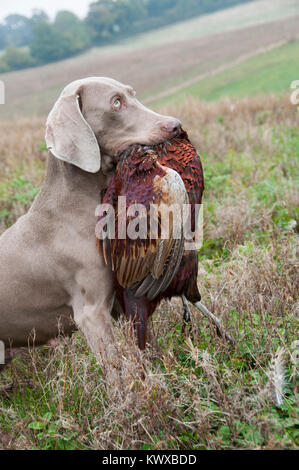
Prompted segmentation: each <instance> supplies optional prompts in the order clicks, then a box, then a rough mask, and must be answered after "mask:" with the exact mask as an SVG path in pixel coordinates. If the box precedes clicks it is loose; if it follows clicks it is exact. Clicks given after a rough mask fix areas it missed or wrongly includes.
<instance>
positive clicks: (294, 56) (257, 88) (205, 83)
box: [155, 41, 299, 105]
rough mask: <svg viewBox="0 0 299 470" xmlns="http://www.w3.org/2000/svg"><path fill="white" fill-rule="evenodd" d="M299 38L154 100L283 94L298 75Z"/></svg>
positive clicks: (177, 101) (214, 98) (167, 101)
mask: <svg viewBox="0 0 299 470" xmlns="http://www.w3.org/2000/svg"><path fill="white" fill-rule="evenodd" d="M298 56H299V41H294V42H291V43H290V44H287V45H284V46H282V47H279V48H275V49H274V50H271V51H268V52H265V53H263V54H259V55H257V56H255V57H253V58H250V59H248V60H246V61H244V62H242V63H241V64H239V65H237V66H235V67H229V68H227V69H226V70H225V71H223V72H220V73H217V74H216V75H213V76H210V77H209V78H205V79H203V80H200V81H198V82H197V83H195V84H193V85H191V86H186V87H184V84H181V85H180V87H179V88H180V90H179V91H176V92H174V93H173V94H172V93H171V91H170V90H168V93H167V96H166V97H165V98H163V99H159V100H158V101H157V102H156V103H155V104H156V105H157V104H159V105H162V104H166V103H167V104H168V103H172V104H178V103H180V102H183V101H184V100H185V99H186V98H187V97H188V96H193V97H195V98H200V99H204V100H206V101H212V100H217V99H220V98H222V97H225V96H233V97H236V98H241V97H246V96H257V95H259V94H263V93H276V94H283V93H286V92H287V91H288V90H290V84H291V83H292V81H293V80H294V79H295V77H297V76H298Z"/></svg>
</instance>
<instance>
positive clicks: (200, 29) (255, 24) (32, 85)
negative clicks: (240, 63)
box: [0, 0, 299, 120]
mask: <svg viewBox="0 0 299 470" xmlns="http://www.w3.org/2000/svg"><path fill="white" fill-rule="evenodd" d="M298 1H299V0H287V1H286V2H283V8H282V3H281V2H279V1H275V2H269V1H264V0H263V1H261V2H254V3H249V4H244V5H242V6H240V7H235V8H233V9H229V10H225V11H223V12H217V13H214V14H211V15H206V16H204V17H201V18H199V19H194V20H191V22H190V21H188V22H184V23H179V24H177V25H173V26H171V27H168V28H162V29H161V30H157V31H154V32H151V33H147V34H144V35H141V36H138V37H136V38H134V39H130V40H127V41H124V42H123V43H122V44H118V45H115V46H109V47H103V48H98V49H92V50H90V51H88V52H87V53H85V54H83V55H81V56H78V57H74V58H72V59H68V60H65V61H61V62H59V63H53V64H49V65H45V66H43V67H37V68H33V69H27V70H23V71H21V72H11V73H7V74H2V75H0V79H1V80H3V81H4V83H5V88H6V105H5V108H4V107H0V118H1V119H4V120H5V119H8V118H12V117H16V118H17V117H19V116H23V115H27V116H44V115H46V114H47V113H48V112H49V110H50V109H51V106H52V105H53V102H54V101H55V100H56V98H57V96H58V94H59V93H60V91H61V90H62V88H63V87H64V86H65V85H66V84H67V83H69V82H70V81H72V80H75V79H78V78H82V76H95V75H96V76H101V75H106V76H110V77H113V78H116V79H118V80H120V81H122V82H127V83H130V84H132V85H133V86H134V87H135V88H136V90H137V92H138V95H139V96H140V97H141V98H142V99H147V100H148V101H153V100H155V97H156V96H157V95H159V94H160V93H161V92H163V93H165V92H166V93H167V92H168V90H169V89H171V88H172V87H173V86H177V85H181V84H184V83H185V82H186V80H190V79H192V78H196V77H198V75H200V74H204V73H210V72H213V71H215V70H216V69H218V68H219V67H221V66H227V65H228V64H231V63H233V62H234V61H236V60H242V58H243V59H245V58H246V57H247V56H248V55H252V54H259V53H260V52H262V51H263V50H264V49H265V48H269V47H273V45H279V44H281V43H285V42H287V41H289V40H292V39H294V38H295V37H296V36H297V35H298V16H295V15H296V13H298V11H299V10H298ZM296 5H297V10H296ZM240 18H242V20H241V21H240ZM238 28H239V29H238ZM215 33H217V34H215Z"/></svg>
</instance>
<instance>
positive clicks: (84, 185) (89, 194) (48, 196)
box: [32, 153, 106, 210]
mask: <svg viewBox="0 0 299 470" xmlns="http://www.w3.org/2000/svg"><path fill="white" fill-rule="evenodd" d="M105 182H106V177H105V175H103V173H102V172H101V171H99V172H98V173H95V174H92V173H87V172H85V171H83V170H81V169H80V168H77V167H75V166H74V165H71V164H69V163H66V162H63V161H61V160H58V159H57V158H56V157H54V156H53V155H52V154H51V153H50V154H49V157H48V161H47V169H46V175H45V179H44V183H43V186H42V189H41V191H40V194H39V195H38V197H37V198H36V200H35V201H34V204H33V206H32V210H43V209H46V208H49V207H50V206H51V207H52V208H53V207H57V206H60V207H64V206H65V207H69V206H70V205H72V206H74V207H76V206H77V205H80V206H81V205H84V201H86V202H88V201H89V200H90V205H91V210H93V207H92V206H93V205H94V204H99V203H100V198H101V190H102V189H103V187H104V186H105Z"/></svg>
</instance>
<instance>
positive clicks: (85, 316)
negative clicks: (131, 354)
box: [73, 295, 119, 375]
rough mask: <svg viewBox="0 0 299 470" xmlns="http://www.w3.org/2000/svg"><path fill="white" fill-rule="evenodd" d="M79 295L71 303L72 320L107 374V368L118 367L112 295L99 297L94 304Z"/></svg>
mask: <svg viewBox="0 0 299 470" xmlns="http://www.w3.org/2000/svg"><path fill="white" fill-rule="evenodd" d="M80 297H81V298H79V299H78V297H77V298H76V301H75V302H74V304H73V310H74V320H75V322H76V324H77V326H78V328H79V329H80V330H81V331H82V332H83V334H84V336H85V338H86V340H87V343H88V345H89V346H90V348H91V350H92V351H93V353H94V355H95V356H96V358H97V360H98V362H99V363H100V365H101V368H102V370H103V373H105V375H109V372H108V369H110V370H111V367H112V368H113V369H118V368H119V355H118V353H117V348H116V345H115V338H114V335H113V326H112V322H111V309H112V306H113V301H114V295H111V296H110V297H107V298H104V299H103V298H101V299H99V300H98V301H97V302H96V303H94V304H90V303H88V302H86V299H85V298H84V296H80Z"/></svg>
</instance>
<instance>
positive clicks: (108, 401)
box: [0, 95, 299, 449]
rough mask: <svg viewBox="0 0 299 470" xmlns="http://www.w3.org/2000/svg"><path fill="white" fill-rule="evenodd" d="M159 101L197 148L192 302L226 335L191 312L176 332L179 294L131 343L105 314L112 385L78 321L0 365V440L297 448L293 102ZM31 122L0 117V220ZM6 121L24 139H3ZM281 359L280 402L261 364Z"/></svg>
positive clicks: (16, 189) (29, 185) (24, 198)
mask: <svg viewBox="0 0 299 470" xmlns="http://www.w3.org/2000/svg"><path fill="white" fill-rule="evenodd" d="M160 111H161V112H165V111H167V112H169V113H171V114H173V115H178V116H179V117H180V118H181V119H182V121H183V123H184V127H185V128H186V129H188V131H189V132H190V136H191V138H192V140H193V141H194V143H195V144H196V145H197V147H198V148H199V149H200V150H201V154H202V160H203V165H204V169H205V178H206V191H205V196H204V225H205V226H204V237H205V242H204V245H203V247H202V249H201V250H200V251H199V266H200V269H199V278H198V283H199V286H200V291H201V294H202V299H203V302H204V303H205V304H207V306H208V307H210V308H211V309H214V311H215V313H217V315H219V316H220V317H221V318H222V320H223V322H224V323H225V325H226V327H227V328H228V330H229V331H230V333H231V334H232V335H233V336H234V337H235V338H236V339H237V341H238V343H237V345H236V347H235V348H231V347H230V346H228V345H227V343H226V342H225V341H224V340H223V339H221V338H218V337H217V335H216V332H215V331H214V329H213V328H212V327H211V325H209V323H208V321H207V320H206V319H205V318H203V317H202V316H201V315H200V314H199V313H198V312H196V311H193V325H192V328H193V340H192V341H191V340H190V338H188V336H187V335H186V334H182V333H181V325H182V305H181V302H180V301H179V300H174V301H173V302H172V303H171V304H169V303H163V304H162V305H161V306H160V308H159V310H158V311H157V312H156V313H155V315H154V319H153V335H152V338H151V340H150V346H149V348H148V350H147V351H146V352H145V353H144V354H140V352H139V351H138V350H137V348H136V344H135V342H134V341H132V339H131V337H130V334H129V329H128V327H127V325H125V324H124V323H118V324H116V325H115V332H116V336H117V341H118V345H119V348H120V351H121V354H120V361H121V357H124V358H126V359H123V362H122V376H121V377H119V378H115V381H116V382H114V383H113V382H112V383H111V382H110V383H107V382H106V378H105V376H104V375H103V373H102V371H101V370H100V368H99V366H98V365H97V363H96V361H95V358H94V357H93V355H92V354H91V352H90V350H89V348H88V346H87V345H86V341H85V339H84V338H83V337H82V336H81V334H80V333H77V334H75V335H74V336H73V337H72V338H71V339H66V338H61V339H60V340H59V342H58V345H57V346H56V348H55V349H53V348H52V347H50V346H45V347H43V348H36V349H31V350H30V351H29V352H23V353H22V354H21V355H20V356H19V357H17V358H16V359H15V360H14V361H13V362H12V363H11V364H10V365H9V366H8V367H7V369H6V370H5V371H4V373H3V374H2V375H1V377H0V389H1V387H3V386H4V385H9V384H12V387H11V388H9V387H8V388H7V390H3V391H2V392H0V448H1V445H2V447H3V448H13V449H20V448H22V449H24V448H25V449H32V448H33V449H298V448H299V431H298V416H299V401H298V385H299V383H298V320H297V315H298V273H297V269H298V268H297V264H298V258H297V253H296V249H298V222H299V192H298V188H299V170H298V169H299V132H298V129H299V125H298V124H299V116H298V114H297V112H296V107H295V106H293V105H291V104H290V102H289V96H288V95H286V96H284V97H280V98H279V97H275V96H264V97H259V98H251V99H250V100H247V99H245V100H238V101H236V100H229V99H227V100H225V101H221V102H212V103H209V104H207V103H204V102H199V101H196V100H190V101H189V102H187V103H184V104H182V105H180V107H178V108H167V109H161V110H160ZM43 125H44V120H43V119H41V120H39V121H38V120H33V121H32V120H27V121H22V120H20V122H18V121H14V122H9V123H6V124H4V123H1V126H0V131H1V132H2V133H3V134H1V138H2V141H3V140H4V137H5V138H6V142H7V144H6V145H7V146H6V147H4V148H2V155H1V166H0V177H1V181H2V182H1V187H0V199H1V208H2V207H4V209H5V210H6V211H8V212H9V214H2V221H1V222H2V224H3V225H2V228H3V229H4V228H5V227H7V226H9V225H10V224H11V223H12V222H13V220H15V219H16V218H17V216H18V215H20V213H23V212H25V211H26V209H27V207H28V204H29V200H30V201H32V199H33V197H34V195H35V194H36V191H37V190H38V187H39V186H40V183H41V178H42V174H41V173H42V168H43V165H44V163H43V151H44V146H43V144H42V143H41V142H39V139H40V138H41V136H42V135H43ZM27 128H28V131H27V133H26V129H27ZM17 131H19V132H20V135H21V134H22V135H25V138H23V139H22V137H20V138H17V139H16V137H15V136H16V132H17ZM30 139H31V140H30ZM25 140H26V143H27V145H28V149H29V151H28V152H27V151H26V148H25V150H24V142H25ZM32 149H33V155H32ZM24 152H25V157H24ZM21 155H22V156H21ZM21 159H22V161H21ZM41 165H42V166H41ZM296 246H297V248H296ZM281 362H282V363H283V366H282V367H283V370H284V375H285V383H284V386H283V393H284V404H283V405H282V406H281V407H277V406H276V405H275V400H274V395H275V385H274V382H273V381H274V375H273V373H274V372H273V371H274V370H275V367H276V368H277V367H278V364H280V363H281ZM143 376H144V377H143ZM142 377H143V378H142ZM1 443H2V444H1Z"/></svg>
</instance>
